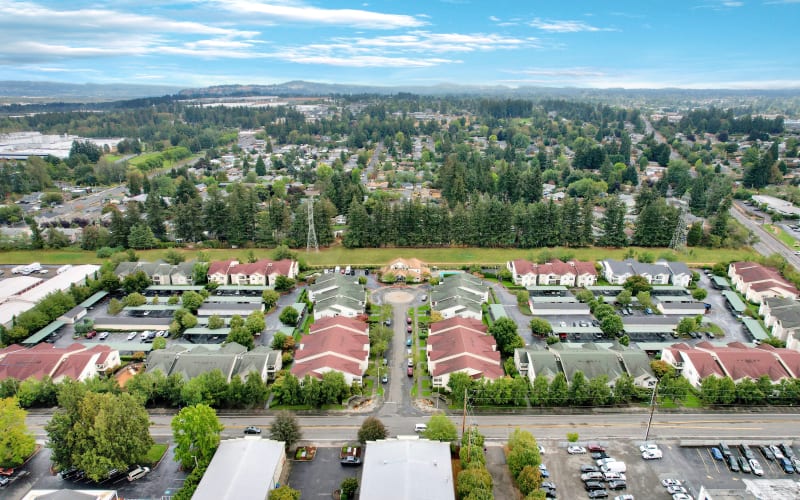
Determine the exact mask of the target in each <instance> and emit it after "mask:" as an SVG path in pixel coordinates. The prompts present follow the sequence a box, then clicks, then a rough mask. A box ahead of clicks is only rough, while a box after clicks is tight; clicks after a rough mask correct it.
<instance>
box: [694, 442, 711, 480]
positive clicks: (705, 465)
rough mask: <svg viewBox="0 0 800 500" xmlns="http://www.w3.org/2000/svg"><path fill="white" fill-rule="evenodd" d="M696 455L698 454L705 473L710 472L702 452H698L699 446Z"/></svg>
mask: <svg viewBox="0 0 800 500" xmlns="http://www.w3.org/2000/svg"><path fill="white" fill-rule="evenodd" d="M697 456H699V457H700V460H701V461H702V462H703V467H705V468H706V474H710V473H711V471H710V470H708V464H707V463H706V459H705V458H704V457H703V453H700V448H697Z"/></svg>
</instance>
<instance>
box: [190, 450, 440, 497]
mask: <svg viewBox="0 0 800 500" xmlns="http://www.w3.org/2000/svg"><path fill="white" fill-rule="evenodd" d="M453 482H454V480H453V469H452V468H451V466H450V444H449V443H442V442H440V441H430V440H427V439H420V438H419V437H418V436H400V437H398V438H396V439H386V440H383V441H369V442H368V443H367V451H366V453H365V455H364V471H363V473H362V475H361V493H360V496H361V498H364V499H370V500H371V499H376V498H380V499H382V500H427V499H430V500H452V499H454V498H455V491H454V487H453ZM195 498H197V497H195Z"/></svg>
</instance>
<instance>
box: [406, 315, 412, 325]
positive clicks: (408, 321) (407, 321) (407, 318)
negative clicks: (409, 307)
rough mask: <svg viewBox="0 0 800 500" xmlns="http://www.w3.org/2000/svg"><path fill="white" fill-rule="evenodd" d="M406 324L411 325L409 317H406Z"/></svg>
mask: <svg viewBox="0 0 800 500" xmlns="http://www.w3.org/2000/svg"><path fill="white" fill-rule="evenodd" d="M406 324H407V325H410V324H411V316H406Z"/></svg>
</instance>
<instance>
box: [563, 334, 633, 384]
mask: <svg viewBox="0 0 800 500" xmlns="http://www.w3.org/2000/svg"><path fill="white" fill-rule="evenodd" d="M554 347H555V349H554ZM550 350H551V351H552V352H553V353H554V354H555V355H556V356H557V357H558V358H559V360H560V361H561V366H562V367H563V369H564V375H565V376H566V377H567V381H568V382H572V379H573V377H574V376H575V374H576V373H577V372H579V371H580V372H582V373H583V374H584V376H585V377H586V379H587V380H588V379H593V378H595V377H599V376H600V375H606V376H607V377H608V380H609V382H613V381H614V380H616V379H617V378H618V377H619V376H620V375H622V374H623V373H625V371H624V369H623V367H622V364H621V363H620V360H619V358H617V355H616V353H614V352H612V351H610V350H608V349H601V348H600V347H598V346H596V345H595V344H591V343H587V344H583V346H582V348H580V349H574V348H569V347H565V348H564V347H562V346H559V345H558V344H553V346H551V347H550Z"/></svg>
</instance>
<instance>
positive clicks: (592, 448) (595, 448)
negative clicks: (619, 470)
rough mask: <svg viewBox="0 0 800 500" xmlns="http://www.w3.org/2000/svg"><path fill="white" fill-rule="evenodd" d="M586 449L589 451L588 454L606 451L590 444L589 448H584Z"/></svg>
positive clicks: (597, 445)
mask: <svg viewBox="0 0 800 500" xmlns="http://www.w3.org/2000/svg"><path fill="white" fill-rule="evenodd" d="M586 449H587V450H589V453H598V452H601V451H602V452H604V451H606V449H605V448H603V447H602V446H600V445H599V444H590V445H589V446H587V447H586Z"/></svg>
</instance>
